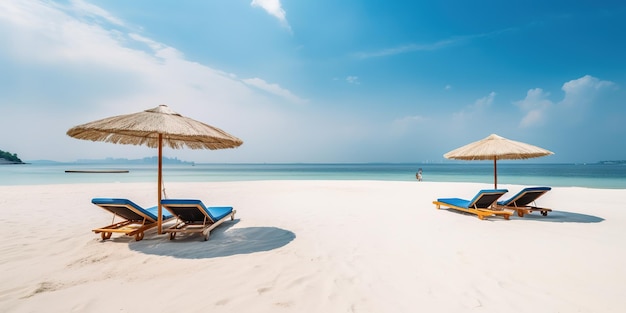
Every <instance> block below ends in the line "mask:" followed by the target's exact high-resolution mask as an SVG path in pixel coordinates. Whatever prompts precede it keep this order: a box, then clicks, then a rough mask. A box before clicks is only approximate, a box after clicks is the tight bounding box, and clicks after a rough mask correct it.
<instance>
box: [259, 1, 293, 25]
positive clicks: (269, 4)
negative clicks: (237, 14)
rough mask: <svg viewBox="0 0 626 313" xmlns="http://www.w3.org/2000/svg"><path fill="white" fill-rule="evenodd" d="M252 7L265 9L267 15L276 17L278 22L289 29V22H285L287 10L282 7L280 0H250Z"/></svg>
mask: <svg viewBox="0 0 626 313" xmlns="http://www.w3.org/2000/svg"><path fill="white" fill-rule="evenodd" d="M250 5H251V6H253V7H260V8H262V9H263V10H265V11H266V12H267V13H268V14H269V15H271V16H273V17H275V18H277V19H278V20H279V21H280V24H281V25H283V26H284V27H286V28H288V29H290V30H291V27H290V26H289V23H288V22H287V12H285V10H284V9H283V8H282V5H281V4H280V0H252V2H251V3H250Z"/></svg>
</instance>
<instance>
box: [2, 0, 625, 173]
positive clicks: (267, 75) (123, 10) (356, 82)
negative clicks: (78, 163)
mask: <svg viewBox="0 0 626 313" xmlns="http://www.w3.org/2000/svg"><path fill="white" fill-rule="evenodd" d="M624 33H626V2H622V1H534V0H530V1H461V0H459V1H376V0H369V1H368V0H360V1H356V0H344V1H335V0H332V1H331V0H317V1H296V0H212V1H160V0H133V1H105V0H97V1H88V0H75V1H36V0H4V1H1V2H0V45H1V46H2V47H3V48H2V49H0V108H2V112H3V113H2V114H1V115H0V127H1V133H2V136H1V137H0V138H1V139H0V150H5V151H10V152H13V153H17V154H18V156H20V158H22V159H24V160H38V159H50V160H58V161H73V160H77V159H90V158H103V157H119V158H142V157H145V156H153V155H155V154H156V152H155V151H154V150H152V149H149V148H146V147H139V146H123V145H115V144H110V143H100V142H98V143H94V142H90V141H83V140H76V139H73V138H70V137H68V136H67V135H66V134H65V132H66V131H67V130H68V129H69V128H71V127H72V126H75V125H78V124H83V123H86V122H90V121H93V120H96V119H100V118H104V117H109V116H113V115H120V114H128V113H134V112H139V111H142V110H146V109H150V108H153V107H156V106H158V105H159V104H167V105H169V106H170V108H172V109H173V110H175V111H177V112H179V113H181V114H183V115H185V116H188V117H191V118H194V119H197V120H200V121H203V122H205V123H208V124H211V125H213V126H216V127H219V128H221V129H223V130H225V131H227V132H229V133H231V134H233V135H235V136H237V137H239V138H241V139H242V140H243V141H244V144H243V145H242V146H241V147H239V148H237V149H229V150H219V151H206V150H189V149H183V150H171V149H166V150H165V151H164V154H165V155H166V156H168V157H178V158H181V159H184V160H190V161H195V162H255V163H256V162H441V161H444V159H443V154H444V153H446V152H448V151H450V150H453V149H455V148H457V147H460V146H462V145H464V144H467V143H469V142H472V141H476V140H479V139H482V138H484V137H487V136H488V135H489V134H491V133H496V134H498V135H500V136H503V137H506V138H510V139H514V140H518V141H523V142H527V143H531V144H535V145H537V146H540V147H543V148H546V149H549V150H551V151H553V152H555V155H553V156H549V157H545V158H541V159H536V160H533V161H535V162H595V161H600V160H618V159H620V160H622V159H626V140H625V139H624V138H626V126H625V125H626V123H625V122H624V120H625V119H626V92H625V91H624V88H625V86H626V57H625V56H626V37H624Z"/></svg>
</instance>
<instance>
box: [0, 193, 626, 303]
mask: <svg viewBox="0 0 626 313" xmlns="http://www.w3.org/2000/svg"><path fill="white" fill-rule="evenodd" d="M167 187H168V189H167V194H168V196H169V197H172V198H185V197H186V198H197V199H201V200H202V201H203V202H204V203H205V204H207V205H232V206H233V207H234V208H235V209H236V210H237V215H236V216H235V217H236V219H235V221H232V222H231V221H228V222H226V223H224V224H222V225H221V226H220V227H218V228H217V229H216V230H215V231H213V232H212V233H211V238H210V240H209V241H202V240H201V239H200V237H199V236H188V237H185V236H179V237H177V238H176V240H174V241H169V240H168V237H167V236H165V235H161V236H159V235H156V232H155V231H154V230H152V231H149V232H148V233H147V234H146V236H145V238H144V240H142V241H139V242H135V241H134V240H133V238H131V237H127V236H120V235H119V234H113V238H112V240H107V241H101V240H100V237H99V235H96V234H94V233H92V232H91V229H93V228H96V227H101V226H105V225H107V224H108V223H109V222H110V221H111V217H112V215H111V214H110V213H108V212H106V211H105V210H102V209H100V208H99V207H97V206H95V205H93V204H91V202H90V200H91V198H93V197H122V198H129V199H131V200H133V201H134V202H136V203H138V204H140V205H142V206H145V207H148V206H151V205H154V204H155V202H156V199H155V198H156V184H152V183H138V184H91V185H89V184H87V185H51V186H0V195H1V197H0V212H1V213H2V214H0V226H1V227H0V238H1V241H0V273H2V276H1V280H0V312H466V311H475V312H533V313H536V312H623V311H624V304H626V288H625V284H626V269H625V268H626V266H625V265H626V248H625V247H626V245H625V244H624V239H625V238H626V236H624V235H625V234H626V190H601V189H587V188H553V190H552V191H550V192H549V193H547V194H546V195H544V196H543V197H542V198H540V199H539V200H538V204H539V205H541V206H545V207H548V208H552V209H553V210H554V212H552V213H551V214H550V215H548V216H547V217H543V216H541V215H540V214H538V213H536V212H535V213H533V214H532V215H531V216H527V217H524V218H519V217H517V216H513V217H512V218H511V220H508V221H507V220H504V219H502V218H489V219H487V220H484V221H481V220H479V219H478V218H476V217H475V216H474V215H466V214H461V213H456V212H454V211H449V210H443V209H442V210H436V209H435V206H434V205H433V204H432V201H433V200H434V199H436V198H438V197H461V198H468V199H469V198H471V197H473V196H474V195H475V194H476V192H477V191H478V190H479V189H482V188H491V187H492V186H490V185H484V184H470V183H431V182H417V181H415V182H377V181H376V182H375V181H262V182H222V183H170V184H168V186H167ZM500 187H503V188H508V189H509V190H510V194H507V195H505V196H504V198H507V197H508V196H510V195H511V194H512V193H515V192H517V191H518V190H519V189H521V188H522V187H521V186H512V185H503V186H500Z"/></svg>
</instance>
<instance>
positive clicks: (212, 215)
mask: <svg viewBox="0 0 626 313" xmlns="http://www.w3.org/2000/svg"><path fill="white" fill-rule="evenodd" d="M91 202H92V203H93V204H95V205H97V206H99V207H101V208H103V209H105V210H107V211H109V212H111V213H113V220H114V221H115V218H116V217H120V218H121V219H122V221H120V222H117V223H115V222H114V223H113V224H111V225H108V226H104V227H100V228H96V229H94V230H93V232H95V233H96V234H98V233H100V234H101V237H102V240H106V239H109V238H111V235H112V234H113V233H123V234H125V235H128V236H135V240H136V241H139V240H141V239H143V237H144V232H145V231H146V230H148V229H151V228H154V227H156V226H157V225H158V224H157V219H158V218H157V216H158V215H157V214H158V213H157V210H158V208H157V207H156V206H154V207H151V208H148V209H144V208H142V207H141V206H139V205H137V204H136V203H134V202H132V201H130V200H128V199H119V198H94V199H92V200H91ZM161 205H162V206H163V208H164V209H165V210H163V212H162V218H163V219H162V221H163V222H164V223H165V222H169V221H171V220H173V219H176V220H177V222H176V223H175V225H173V226H171V227H169V228H166V229H164V232H166V233H169V234H170V240H172V239H174V237H176V234H177V233H201V234H202V235H203V236H204V240H205V241H206V240H209V234H210V232H211V230H213V229H214V228H215V227H217V226H218V225H220V224H222V223H223V222H224V221H226V219H227V218H228V217H230V218H231V220H233V219H234V218H235V213H236V212H237V211H236V210H233V208H232V207H206V206H205V205H204V204H203V203H202V201H200V200H190V199H163V200H161Z"/></svg>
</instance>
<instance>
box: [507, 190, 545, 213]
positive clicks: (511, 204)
mask: <svg viewBox="0 0 626 313" xmlns="http://www.w3.org/2000/svg"><path fill="white" fill-rule="evenodd" d="M551 189H552V188H550V187H528V188H524V189H522V190H520V192H518V193H517V194H516V195H514V196H513V197H511V198H510V199H508V200H505V201H498V207H500V208H503V209H509V210H513V211H515V212H517V215H518V216H519V217H523V216H524V214H530V213H532V212H533V211H539V212H541V215H543V216H547V215H548V212H552V210H551V209H546V208H540V207H537V206H535V200H537V198H539V197H541V196H542V195H543V194H545V193H546V192H548V191H550V190H551Z"/></svg>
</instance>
